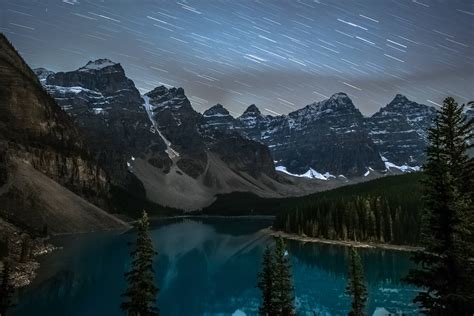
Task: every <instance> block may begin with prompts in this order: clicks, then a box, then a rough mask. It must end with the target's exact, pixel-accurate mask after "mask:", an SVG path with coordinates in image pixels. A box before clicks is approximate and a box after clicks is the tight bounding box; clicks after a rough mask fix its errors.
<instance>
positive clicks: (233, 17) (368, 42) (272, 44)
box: [0, 0, 474, 115]
mask: <svg viewBox="0 0 474 316" xmlns="http://www.w3.org/2000/svg"><path fill="white" fill-rule="evenodd" d="M0 32H3V33H5V34H6V36H7V37H8V38H9V39H10V40H11V41H12V42H13V44H14V45H15V46H16V47H17V48H18V49H19V51H20V53H21V54H22V55H23V57H24V58H25V60H26V61H27V62H28V63H29V64H30V65H31V66H32V67H45V68H47V69H50V70H53V71H67V70H74V69H77V68H79V67H81V66H83V65H84V64H86V63H87V61H89V60H92V59H97V58H109V59H111V60H113V61H115V62H120V63H121V64H122V66H123V67H124V69H125V71H126V73H127V75H128V77H130V78H131V79H133V80H134V81H135V84H136V85H137V88H138V89H139V90H140V91H141V92H142V93H146V92H147V91H149V90H152V89H153V88H154V87H156V86H158V85H166V86H176V87H183V88H184V89H185V91H186V94H187V96H188V98H189V99H190V100H191V102H192V104H193V106H194V107H195V108H196V109H197V110H199V111H203V110H205V109H207V108H209V107H211V106H212V105H214V104H216V103H221V104H223V105H224V106H226V108H228V109H229V110H230V111H231V113H232V114H234V115H239V114H240V113H242V112H243V111H244V110H245V108H246V107H247V106H248V105H250V104H252V103H254V104H256V105H257V106H258V107H259V108H260V109H261V110H262V111H264V112H266V113H265V114H271V115H276V114H282V113H288V112H291V111H293V110H295V109H297V108H301V107H303V106H304V105H307V104H309V103H312V102H315V101H320V100H323V99H326V98H328V97H329V96H330V95H331V94H333V93H336V92H339V91H343V92H346V93H347V94H348V95H349V96H350V97H351V98H352V99H353V101H354V103H355V104H356V106H358V107H359V108H360V110H361V111H362V112H363V113H364V114H370V113H373V112H374V111H376V110H378V109H379V108H380V107H381V106H384V105H385V104H387V103H388V102H390V100H391V99H392V98H393V97H394V96H395V94H396V93H402V94H404V95H406V96H407V97H408V98H410V99H412V100H414V101H416V102H419V103H425V104H440V103H441V102H442V100H443V99H444V98H445V97H446V96H448V95H450V96H453V97H455V98H456V99H457V101H459V102H461V103H464V102H467V101H469V100H472V99H474V96H473V92H474V49H473V46H474V2H473V1H470V0H449V1H448V0H437V1H435V0H433V1H429V0H420V1H419V0H398V1H396V0H384V1H381V0H332V1H329V0H327V1H326V0H324V1H323V0H321V1H318V0H314V1H309V0H295V1H289V0H288V1H279V0H278V1H277V0H275V1H269V0H265V1H249V0H243V1H237V0H234V1H231V0H228V1H214V0H212V1H211V0H199V1H198V0H196V1H184V0H182V1H151V0H102V1H92V0H91V1H87V0H37V1H32V0H0Z"/></svg>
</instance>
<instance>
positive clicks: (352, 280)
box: [346, 247, 367, 316]
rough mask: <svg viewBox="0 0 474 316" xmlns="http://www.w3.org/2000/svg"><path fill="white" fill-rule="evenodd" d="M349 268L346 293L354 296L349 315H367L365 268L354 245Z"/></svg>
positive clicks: (351, 250) (350, 254)
mask: <svg viewBox="0 0 474 316" xmlns="http://www.w3.org/2000/svg"><path fill="white" fill-rule="evenodd" d="M349 257H350V261H349V270H348V282H347V287H346V293H347V294H348V295H350V296H351V297H352V304H351V311H350V312H349V314H348V315H349V316H363V315H366V312H365V304H366V302H367V287H366V285H365V281H364V269H363V267H362V262H361V260H360V257H359V254H358V253H357V251H356V250H355V248H354V247H351V248H350V251H349Z"/></svg>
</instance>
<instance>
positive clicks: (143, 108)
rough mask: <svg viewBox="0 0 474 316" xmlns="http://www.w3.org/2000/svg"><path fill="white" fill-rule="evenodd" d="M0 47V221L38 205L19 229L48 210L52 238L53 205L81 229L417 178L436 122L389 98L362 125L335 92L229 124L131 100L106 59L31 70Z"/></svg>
mask: <svg viewBox="0 0 474 316" xmlns="http://www.w3.org/2000/svg"><path fill="white" fill-rule="evenodd" d="M0 44H1V45H2V54H1V56H0V57H1V61H2V65H3V66H2V68H1V69H0V71H1V75H2V76H1V81H2V86H1V88H2V90H1V93H0V99H1V101H2V104H6V105H7V106H2V107H1V109H0V111H1V113H0V114H1V117H0V123H1V125H0V128H1V131H2V134H1V136H0V140H1V141H0V145H1V146H2V147H3V148H4V149H5V150H3V148H2V151H1V155H0V188H1V191H0V199H1V200H2V202H4V203H5V204H4V205H9V206H8V207H6V208H5V209H4V210H2V212H4V216H3V218H8V217H9V216H10V217H12V216H13V215H12V214H11V212H13V210H17V209H23V210H24V212H27V210H28V209H41V210H42V211H41V212H40V213H38V214H36V215H35V216H36V217H37V219H36V220H21V221H19V222H18V223H17V224H18V225H20V226H28V227H30V226H31V227H33V228H34V229H36V230H40V229H41V225H40V223H43V222H49V220H45V219H44V214H45V212H46V213H48V212H49V213H48V214H50V216H51V217H52V218H55V220H57V223H58V225H57V227H55V228H54V229H57V230H58V231H61V229H63V228H62V227H63V226H61V225H59V223H61V222H62V221H63V220H65V221H69V220H71V218H68V217H67V216H66V217H64V216H65V214H63V213H61V212H60V211H59V208H60V207H62V208H64V207H66V208H68V209H69V206H67V205H70V204H71V205H72V204H74V205H75V206H76V208H77V207H79V206H78V205H82V206H81V207H80V208H81V210H76V211H75V212H74V214H75V215H74V216H76V215H77V214H80V213H81V212H84V209H86V210H87V211H86V213H87V212H89V213H91V212H92V213H93V215H90V216H89V217H90V218H93V219H95V220H97V219H99V220H97V221H92V222H93V223H92V222H91V223H92V224H91V223H85V224H84V227H86V226H87V227H89V228H90V227H92V228H94V227H98V226H100V225H105V226H114V225H119V226H121V225H124V223H123V222H121V221H120V220H117V221H114V220H113V219H109V220H110V221H109V220H103V218H102V216H106V217H107V216H108V213H106V212H104V211H103V210H106V211H108V212H120V209H121V207H124V204H127V203H129V202H130V201H135V202H136V201H146V203H148V202H150V203H152V204H151V205H155V204H156V205H163V206H169V207H174V208H179V209H184V210H196V209H200V208H203V207H205V206H207V205H209V204H210V203H212V202H213V201H214V200H215V198H216V195H218V194H225V193H231V192H251V193H254V194H256V195H259V196H261V197H273V198H274V197H285V196H299V195H304V194H308V193H312V192H316V191H321V190H326V189H329V188H334V187H337V186H341V185H344V184H347V183H355V182H359V181H364V180H368V179H372V178H375V177H379V176H383V175H385V174H392V173H400V172H409V171H417V170H419V169H420V166H421V165H422V164H423V162H424V159H425V156H424V150H425V148H426V145H427V130H428V128H429V127H430V125H431V123H432V121H433V119H434V117H435V115H436V108H435V107H432V106H427V105H423V104H418V103H415V102H413V101H410V100H408V99H407V98H406V97H405V96H403V95H396V96H395V98H394V99H393V101H391V102H390V103H389V104H387V105H386V106H384V107H381V108H380V110H379V111H378V112H376V113H375V114H373V115H371V116H370V117H366V116H364V115H362V113H361V112H360V111H359V109H358V108H357V107H356V106H355V105H354V103H353V102H352V100H351V99H350V97H349V96H348V95H347V94H345V93H342V92H339V93H335V94H334V95H332V96H331V97H330V98H328V99H327V100H324V101H320V102H315V103H312V104H309V105H307V106H304V107H302V108H301V109H299V110H296V111H294V112H291V113H289V114H287V115H280V116H271V115H263V114H262V113H261V111H260V110H259V109H258V107H257V106H256V105H253V104H252V105H250V106H249V107H248V108H247V109H246V110H245V111H244V112H243V113H242V115H240V116H238V117H233V116H232V115H230V113H229V111H228V110H227V109H226V108H225V107H224V106H223V105H221V104H217V105H215V106H213V107H211V108H209V109H208V110H206V111H205V112H204V113H199V112H197V111H196V110H194V109H193V107H192V104H191V102H190V101H189V99H188V98H187V97H186V94H185V91H184V90H183V89H182V88H174V87H165V86H160V87H156V88H155V89H153V90H152V91H150V92H148V93H146V94H144V95H140V92H139V91H138V89H137V88H136V87H135V84H134V82H133V81H132V80H131V79H129V78H128V77H127V76H126V73H125V70H124V69H123V67H122V66H121V65H120V64H119V63H115V62H113V61H111V60H109V59H98V60H93V61H89V62H88V63H86V65H84V66H83V67H80V68H79V69H76V70H73V71H67V72H53V71H49V70H47V69H44V68H39V69H35V70H34V72H33V71H32V70H31V69H30V68H29V67H28V65H27V64H26V63H25V62H24V61H23V59H22V58H21V57H20V56H19V54H18V53H17V52H16V50H15V49H14V48H13V46H12V45H11V44H10V43H9V42H8V40H7V39H6V38H5V37H3V36H2V37H1V38H0ZM33 174H34V176H33ZM40 178H41V179H43V180H44V181H46V182H48V183H49V182H54V185H53V184H52V183H51V184H49V185H46V184H45V183H46V182H45V183H38V181H37V179H40ZM18 179H21V181H20V180H18ZM51 187H55V188H57V190H60V191H61V192H63V191H64V190H66V191H67V192H68V194H67V196H69V198H70V199H69V200H67V201H66V200H62V201H56V202H57V203H56V204H54V203H53V202H54V201H50V200H48V199H47V198H46V196H47V193H46V192H45V191H47V189H49V188H51ZM48 194H52V193H51V192H49V193H48ZM62 194H65V193H64V192H63V193H61V194H60V193H55V196H61V195H62ZM74 201H81V203H82V204H81V203H78V202H74ZM117 201H120V202H117ZM60 203H63V204H62V205H60ZM130 203H131V202H130ZM53 204H54V205H53ZM132 204H133V203H132ZM138 205H140V207H143V205H144V204H143V203H142V204H140V203H139V204H138ZM95 212H97V214H96V213H95ZM66 213H67V212H66ZM9 214H10V215H9ZM99 214H100V215H99ZM69 215H70V214H69ZM35 216H28V218H35ZM77 216H79V215H77ZM15 218H17V217H16V216H15ZM21 218H24V217H21ZM84 218H88V217H87V216H84ZM89 224H91V225H89ZM97 225H98V226H97ZM54 229H53V230H54ZM64 229H65V230H72V231H74V230H81V227H80V225H79V226H77V227H68V228H64Z"/></svg>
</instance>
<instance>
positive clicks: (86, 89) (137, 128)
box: [37, 59, 169, 195]
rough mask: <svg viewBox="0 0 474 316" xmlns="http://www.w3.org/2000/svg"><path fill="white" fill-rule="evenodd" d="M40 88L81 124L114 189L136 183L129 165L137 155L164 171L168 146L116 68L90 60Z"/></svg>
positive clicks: (50, 78)
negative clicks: (44, 89) (154, 131)
mask: <svg viewBox="0 0 474 316" xmlns="http://www.w3.org/2000/svg"><path fill="white" fill-rule="evenodd" d="M38 72H39V73H40V75H44V74H45V72H44V71H37V73H38ZM43 84H44V86H45V88H46V89H47V91H48V93H49V94H50V95H52V96H53V97H54V98H55V99H56V100H57V102H58V103H59V105H60V106H61V107H62V108H63V109H64V110H65V111H66V112H67V113H68V114H69V115H70V116H71V117H72V118H73V121H74V122H75V123H76V125H77V126H79V128H80V129H81V131H82V133H83V134H84V135H85V138H86V140H87V143H88V145H89V147H90V148H91V149H92V152H93V153H94V155H95V156H96V159H97V160H98V162H99V164H100V165H101V166H103V168H104V169H105V171H106V172H107V174H108V176H109V178H110V179H111V183H112V184H113V185H114V186H118V187H121V188H123V189H124V190H128V189H131V187H130V186H134V185H136V181H134V180H135V179H134V176H133V174H131V173H130V172H129V170H128V167H127V163H129V161H130V160H131V159H134V158H135V157H137V156H142V157H145V156H147V159H151V160H152V161H154V163H155V164H156V165H161V166H162V167H164V168H166V165H168V164H169V163H168V162H167V157H166V155H164V149H165V148H166V145H165V144H164V143H163V141H162V140H161V138H160V137H156V135H154V134H153V128H152V124H151V123H150V121H149V119H148V116H147V113H146V111H145V108H144V107H143V103H144V101H143V99H142V97H141V96H140V93H139V92H138V90H137V89H136V87H135V84H134V83H133V81H132V80H130V79H129V78H127V77H126V75H125V72H124V70H123V68H122V66H121V65H120V64H117V63H113V62H112V61H110V60H108V59H98V60H95V61H90V62H88V63H87V64H86V65H85V66H84V67H81V68H79V69H77V70H75V71H70V72H58V73H53V74H49V75H47V76H46V78H44V80H43ZM139 190H140V189H139ZM143 194H144V192H142V195H143Z"/></svg>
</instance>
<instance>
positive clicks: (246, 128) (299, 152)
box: [234, 93, 385, 176]
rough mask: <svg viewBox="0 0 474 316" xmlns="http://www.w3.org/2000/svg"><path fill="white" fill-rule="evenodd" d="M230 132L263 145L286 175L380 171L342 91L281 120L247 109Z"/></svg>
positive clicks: (375, 153)
mask: <svg viewBox="0 0 474 316" xmlns="http://www.w3.org/2000/svg"><path fill="white" fill-rule="evenodd" d="M234 129H236V130H238V131H239V132H241V133H242V134H243V135H245V136H246V137H249V138H251V139H254V140H256V141H259V142H261V143H263V144H265V145H267V146H268V147H269V148H270V150H271V152H272V156H273V159H274V160H275V161H276V163H277V165H278V166H280V167H285V170H287V171H288V172H289V173H293V174H304V173H305V172H307V171H308V170H311V169H314V170H318V171H319V172H322V173H326V172H329V173H330V174H335V175H339V174H343V175H345V176H360V175H363V174H365V173H366V172H367V171H368V170H369V168H372V169H375V170H379V171H381V170H383V169H385V167H384V164H383V162H382V160H381V158H380V156H379V154H378V150H377V148H376V146H375V144H374V143H373V141H372V139H371V138H370V137H369V135H368V131H367V130H366V128H365V126H364V117H363V116H362V114H361V113H360V112H359V110H358V109H357V108H356V107H355V106H354V104H353V103H352V101H351V99H350V98H349V97H348V96H347V95H346V94H344V93H337V94H334V95H333V96H331V98H329V99H328V100H325V101H321V102H317V103H313V104H310V105H307V106H306V107H304V108H302V109H300V110H297V111H294V112H291V113H290V114H288V115H284V116H277V117H272V116H263V115H262V114H261V113H260V111H259V110H258V108H257V107H256V106H255V105H251V106H250V107H249V108H248V109H247V110H246V111H245V112H244V113H243V114H242V115H241V116H240V117H238V118H237V119H236V121H235V127H234Z"/></svg>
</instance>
